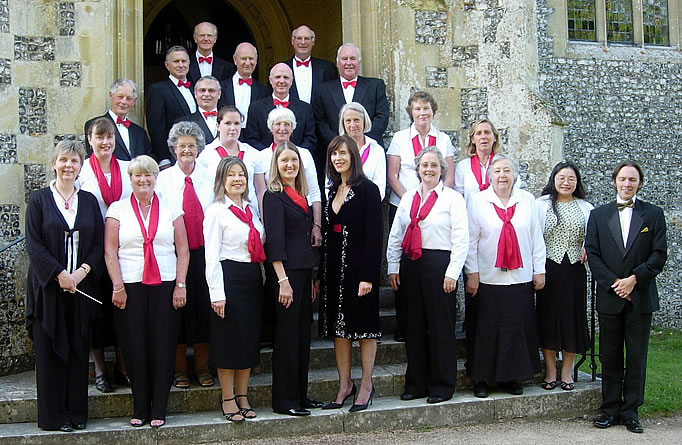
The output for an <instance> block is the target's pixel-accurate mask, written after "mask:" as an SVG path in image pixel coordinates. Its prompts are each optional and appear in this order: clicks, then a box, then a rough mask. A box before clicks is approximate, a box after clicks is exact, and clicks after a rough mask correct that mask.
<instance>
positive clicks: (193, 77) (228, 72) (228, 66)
mask: <svg viewBox="0 0 682 445" xmlns="http://www.w3.org/2000/svg"><path fill="white" fill-rule="evenodd" d="M236 72H237V68H236V67H235V66H234V64H233V63H232V62H229V61H227V60H225V59H221V58H220V57H216V56H215V55H214V56H213V63H211V76H213V77H215V78H216V79H218V82H220V81H223V80H225V79H229V78H231V77H232V75H233V74H234V73H236ZM187 78H188V79H189V81H190V82H192V88H194V84H195V83H196V82H197V80H199V79H201V71H200V70H199V61H198V60H197V53H196V51H195V52H194V53H192V55H190V56H189V73H187Z"/></svg>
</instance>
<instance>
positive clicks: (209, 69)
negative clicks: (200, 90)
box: [194, 51, 213, 80]
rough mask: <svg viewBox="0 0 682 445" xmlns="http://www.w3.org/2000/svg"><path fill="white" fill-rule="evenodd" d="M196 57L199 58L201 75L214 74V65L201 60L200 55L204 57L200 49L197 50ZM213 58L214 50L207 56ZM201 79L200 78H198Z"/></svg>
mask: <svg viewBox="0 0 682 445" xmlns="http://www.w3.org/2000/svg"><path fill="white" fill-rule="evenodd" d="M194 54H195V57H196V58H197V64H198V65H199V72H200V73H201V77H204V76H211V75H212V74H213V65H212V64H210V63H208V62H199V57H204V56H203V55H202V54H201V53H200V52H199V51H195V53H194ZM207 57H211V58H213V51H211V53H210V54H209V55H208V56H207ZM197 80H199V79H197Z"/></svg>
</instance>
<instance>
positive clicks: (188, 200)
mask: <svg viewBox="0 0 682 445" xmlns="http://www.w3.org/2000/svg"><path fill="white" fill-rule="evenodd" d="M182 210H183V211H184V212H185V214H184V215H183V219H184V220H185V229H187V242H188V243H189V248H190V250H194V249H198V248H199V247H201V246H203V245H204V228H203V223H204V210H203V209H202V208H201V202H199V197H198V196H197V192H196V191H195V190H194V183H192V178H190V177H189V176H185V190H184V191H183V192H182Z"/></svg>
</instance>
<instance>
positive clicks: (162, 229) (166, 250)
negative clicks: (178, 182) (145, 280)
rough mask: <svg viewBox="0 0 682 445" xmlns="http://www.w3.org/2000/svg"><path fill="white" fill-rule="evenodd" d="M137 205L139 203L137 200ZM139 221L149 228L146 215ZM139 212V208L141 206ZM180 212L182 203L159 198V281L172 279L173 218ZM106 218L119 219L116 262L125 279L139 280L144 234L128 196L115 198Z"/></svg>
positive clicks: (156, 251)
mask: <svg viewBox="0 0 682 445" xmlns="http://www.w3.org/2000/svg"><path fill="white" fill-rule="evenodd" d="M138 206H139V203H138ZM150 214H151V211H150V212H149V214H148V215H147V218H146V219H145V218H144V216H143V217H142V223H143V224H144V226H145V229H147V230H148V229H149V215H150ZM140 215H141V216H142V210H141V209H140ZM182 215H183V211H182V208H181V207H178V206H177V205H173V204H172V203H169V202H168V201H166V200H164V199H160V201H159V226H158V228H157V230H156V236H155V237H154V243H153V244H154V256H155V257H156V262H157V264H158V265H159V272H161V281H173V280H175V271H176V266H177V258H176V256H175V232H174V230H173V221H175V220H176V219H178V218H179V217H181V216H182ZM106 217H107V218H113V219H115V220H117V221H118V222H119V228H118V263H119V265H120V267H121V277H122V278H123V282H124V283H139V282H141V281H142V271H143V270H144V249H143V244H144V238H143V237H142V230H141V229H140V224H139V223H138V222H137V217H136V216H135V212H133V206H132V203H131V202H130V198H128V199H122V200H120V201H116V202H114V203H112V204H111V206H109V210H108V211H107V215H106Z"/></svg>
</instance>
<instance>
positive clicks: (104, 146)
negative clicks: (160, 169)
mask: <svg viewBox="0 0 682 445" xmlns="http://www.w3.org/2000/svg"><path fill="white" fill-rule="evenodd" d="M87 136H88V142H89V144H90V146H91V147H92V155H91V156H90V157H89V158H88V159H86V160H85V162H84V163H83V168H82V169H81V173H80V175H78V180H77V181H76V183H77V184H78V186H79V187H80V188H81V190H85V191H87V192H90V193H92V194H93V195H94V196H95V198H97V203H98V204H99V209H100V212H101V213H102V223H104V215H106V213H107V210H108V209H109V206H110V205H111V204H112V203H113V202H115V201H118V200H119V199H126V198H128V197H129V196H130V193H132V189H131V187H130V178H129V177H128V174H127V169H128V161H121V160H118V159H116V158H115V157H114V155H113V153H114V148H115V146H116V139H115V136H116V129H115V127H114V123H113V122H112V121H111V119H109V118H107V117H99V118H97V119H95V120H94V121H92V123H91V124H90V126H89V127H88V135H87ZM99 284H100V285H99V287H98V292H97V294H98V295H99V297H97V298H98V299H99V300H101V301H102V303H103V304H102V305H101V306H99V305H98V306H97V308H96V309H95V311H96V312H95V319H94V322H93V324H92V336H91V342H92V345H91V349H90V353H91V354H92V361H93V362H94V364H95V388H97V390H98V391H100V392H104V393H107V392H111V391H113V388H112V387H111V383H109V379H108V378H107V376H106V367H105V364H104V348H106V347H108V346H115V347H116V368H114V373H115V374H114V381H115V382H116V383H122V384H124V385H126V386H130V379H129V378H128V375H127V371H126V366H125V360H124V358H123V353H122V351H121V348H120V346H119V344H118V342H117V341H116V332H115V329H114V318H113V312H112V309H113V306H112V304H111V298H109V296H110V295H111V280H110V279H109V275H107V274H106V273H103V274H102V275H101V276H100V283H99Z"/></svg>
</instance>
